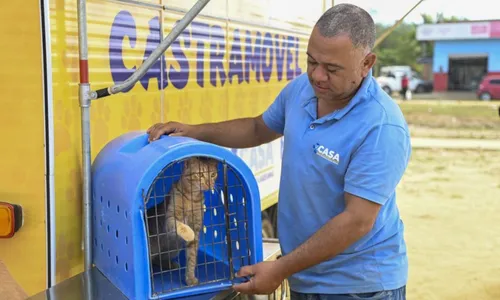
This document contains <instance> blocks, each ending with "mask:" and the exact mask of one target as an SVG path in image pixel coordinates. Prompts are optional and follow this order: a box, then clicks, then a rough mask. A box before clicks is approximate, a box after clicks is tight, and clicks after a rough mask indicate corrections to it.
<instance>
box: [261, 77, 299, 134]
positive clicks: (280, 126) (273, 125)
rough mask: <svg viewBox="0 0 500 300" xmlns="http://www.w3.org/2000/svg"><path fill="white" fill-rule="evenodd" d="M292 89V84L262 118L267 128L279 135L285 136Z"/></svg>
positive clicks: (282, 91) (286, 87)
mask: <svg viewBox="0 0 500 300" xmlns="http://www.w3.org/2000/svg"><path fill="white" fill-rule="evenodd" d="M291 88H292V84H291V83H289V84H288V85H286V86H285V88H284V89H283V90H281V92H280V93H279V94H278V97H276V99H275V100H274V102H273V103H271V105H270V106H269V107H268V108H267V110H266V111H265V112H264V113H263V114H262V118H263V120H264V123H265V124H266V126H267V127H269V128H270V129H271V130H273V131H275V132H277V133H279V134H283V132H284V131H285V114H286V102H287V101H286V100H287V98H288V95H289V94H290V89H291Z"/></svg>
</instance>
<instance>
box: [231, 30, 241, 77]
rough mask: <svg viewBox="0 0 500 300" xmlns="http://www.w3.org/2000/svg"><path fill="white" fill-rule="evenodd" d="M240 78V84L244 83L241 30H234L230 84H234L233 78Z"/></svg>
mask: <svg viewBox="0 0 500 300" xmlns="http://www.w3.org/2000/svg"><path fill="white" fill-rule="evenodd" d="M235 75H236V76H237V77H238V84H240V83H242V82H243V59H242V55H241V39H240V31H239V29H235V30H234V39H233V46H232V47H231V55H230V56H229V73H228V77H229V82H230V83H231V84H232V83H233V76H235Z"/></svg>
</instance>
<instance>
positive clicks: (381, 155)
mask: <svg viewBox="0 0 500 300" xmlns="http://www.w3.org/2000/svg"><path fill="white" fill-rule="evenodd" d="M316 105H317V99H316V97H315V95H314V90H313V88H312V86H311V85H310V83H309V80H308V77H307V74H306V73H304V74H302V75H300V76H298V77H297V78H295V79H294V80H293V81H291V82H290V83H289V84H288V85H287V86H286V87H285V88H284V89H283V90H282V91H281V93H280V94H279V95H278V97H277V98H276V100H275V101H274V102H273V103H272V104H271V106H270V107H269V108H268V109H267V110H266V111H265V112H264V115H263V118H264V122H265V123H266V125H267V126H268V127H269V128H271V129H272V130H274V131H276V132H278V133H281V134H283V135H284V147H283V161H282V173H281V181H280V190H279V201H278V237H279V240H280V244H281V250H282V253H283V254H284V255H286V254H288V253H290V252H291V251H293V250H294V249H295V248H297V247H298V246H299V245H301V244H302V243H304V242H305V241H306V240H307V239H308V238H309V237H311V236H312V235H313V234H314V233H315V232H316V231H317V230H318V229H320V228H321V227H322V226H323V225H324V224H325V223H327V222H328V221H329V220H331V219H332V218H333V217H335V216H336V215H338V214H340V213H341V212H342V211H343V210H344V208H345V202H344V193H345V192H348V193H351V194H354V195H356V196H358V197H361V198H364V199H366V200H368V201H373V202H376V203H379V204H381V205H382V207H381V210H380V213H379V215H378V217H377V220H376V222H375V225H374V228H373V229H372V230H371V231H370V232H369V233H368V234H367V235H365V236H364V237H363V238H361V239H360V240H359V241H357V242H356V243H354V244H353V245H351V246H350V247H349V248H348V249H347V250H345V251H344V252H343V253H341V254H339V255H337V256H335V257H334V258H332V259H330V260H328V261H325V262H322V263H320V264H319V265H316V266H313V267H311V268H309V269H307V270H304V271H302V272H299V273H297V274H294V275H293V276H292V277H291V278H289V283H290V287H291V289H292V290H293V291H295V292H299V293H315V294H317V293H322V294H346V293H363V292H374V291H380V290H390V289H396V288H399V287H402V286H403V285H405V284H406V281H407V276H408V261H407V255H406V245H405V241H404V238H403V230H404V228H403V223H402V221H401V219H400V215H399V211H398V207H397V206H396V193H395V189H396V186H397V184H398V183H399V181H400V179H401V177H402V175H403V173H404V171H405V169H406V167H407V164H408V161H409V158H410V154H411V144H410V135H409V130H408V126H407V124H406V121H405V119H404V117H403V114H402V112H401V110H400V109H399V106H398V105H397V104H396V103H395V102H394V101H393V100H392V99H391V98H390V97H389V96H388V95H387V94H386V93H385V92H383V90H382V89H381V88H380V87H379V85H378V84H377V83H376V81H375V79H374V78H373V77H372V75H371V72H370V74H369V75H368V76H367V77H366V78H365V79H364V80H363V82H362V85H361V87H360V89H359V90H358V92H357V94H356V95H355V96H354V98H353V99H352V100H351V101H350V102H349V104H348V105H347V106H345V107H344V108H342V109H340V110H337V111H335V112H333V113H331V114H329V115H326V116H324V117H322V118H320V119H317V115H316Z"/></svg>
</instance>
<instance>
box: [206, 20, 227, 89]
mask: <svg viewBox="0 0 500 300" xmlns="http://www.w3.org/2000/svg"><path fill="white" fill-rule="evenodd" d="M225 48H226V40H225V37H224V31H223V30H222V27H220V26H218V25H213V26H212V27H211V28H210V83H211V84H212V85H213V86H217V71H219V72H218V73H219V77H220V83H221V86H224V83H225V82H226V72H225V71H224V54H225Z"/></svg>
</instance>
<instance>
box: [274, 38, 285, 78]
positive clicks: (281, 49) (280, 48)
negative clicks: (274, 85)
mask: <svg viewBox="0 0 500 300" xmlns="http://www.w3.org/2000/svg"><path fill="white" fill-rule="evenodd" d="M281 37H282V36H281V35H279V34H276V35H275V36H274V49H275V57H276V72H277V73H278V81H281V79H282V78H283V60H284V59H285V41H284V40H283V41H280V38H281ZM283 39H284V37H283Z"/></svg>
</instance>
